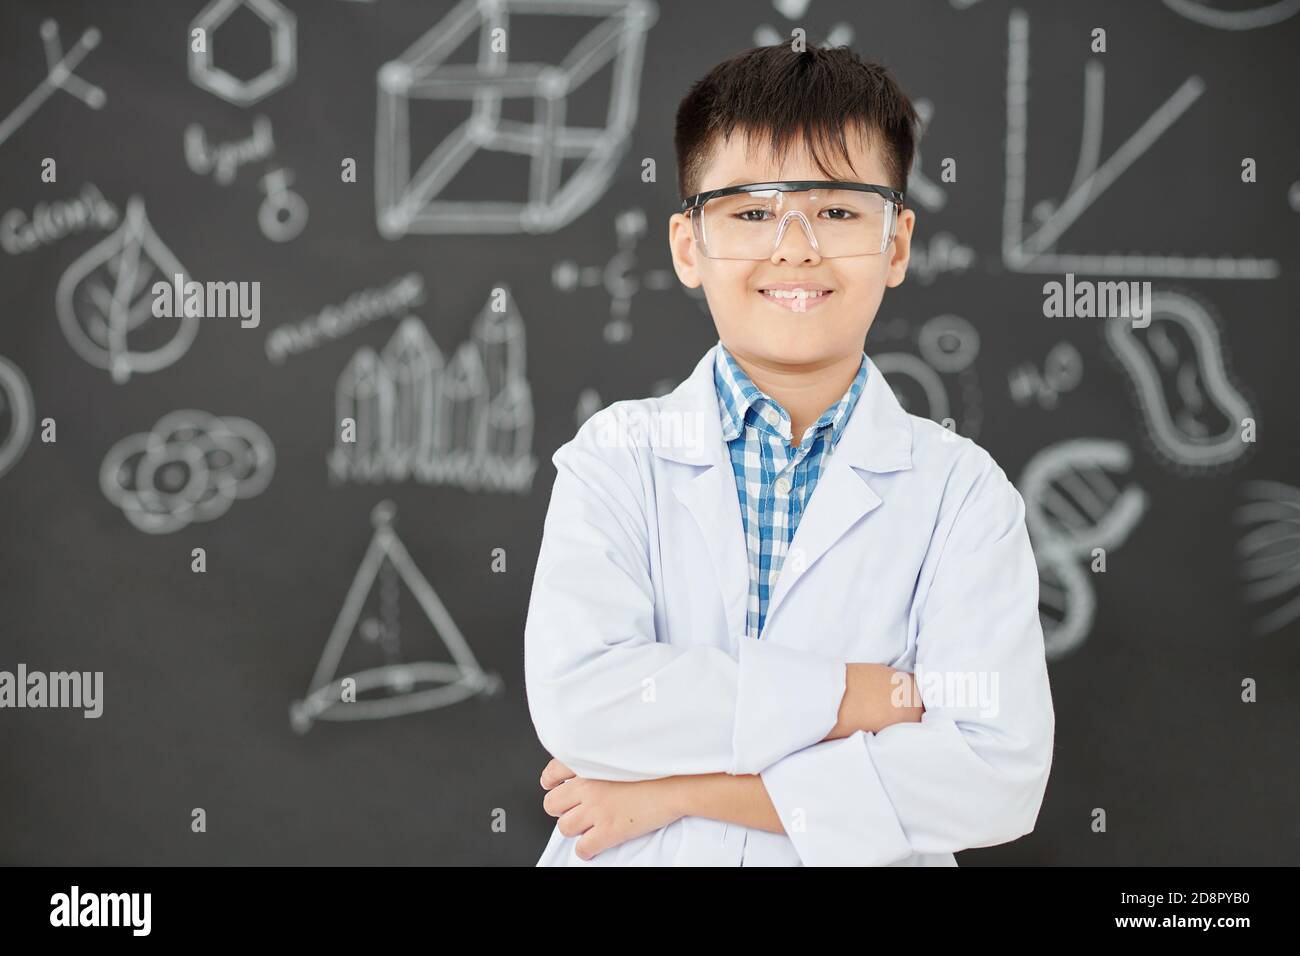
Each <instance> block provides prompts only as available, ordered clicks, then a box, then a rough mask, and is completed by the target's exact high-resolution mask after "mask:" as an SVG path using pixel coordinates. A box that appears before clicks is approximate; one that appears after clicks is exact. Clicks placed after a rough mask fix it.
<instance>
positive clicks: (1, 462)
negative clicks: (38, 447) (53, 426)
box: [0, 355, 36, 476]
mask: <svg viewBox="0 0 1300 956" xmlns="http://www.w3.org/2000/svg"><path fill="white" fill-rule="evenodd" d="M35 420H36V418H35V402H34V401H33V400H32V389H31V386H30V385H28V384H27V379H26V377H24V375H23V373H22V371H21V370H20V369H19V368H18V366H17V365H15V364H14V363H13V362H11V361H9V360H8V359H7V358H5V357H4V356H3V355H0V476H3V475H4V473H5V472H7V471H8V470H9V469H10V468H12V467H13V466H14V465H15V464H16V463H17V461H18V459H19V458H21V457H22V454H23V451H24V450H26V448H27V442H28V441H29V440H30V439H31V437H32V425H33V424H34V423H35Z"/></svg>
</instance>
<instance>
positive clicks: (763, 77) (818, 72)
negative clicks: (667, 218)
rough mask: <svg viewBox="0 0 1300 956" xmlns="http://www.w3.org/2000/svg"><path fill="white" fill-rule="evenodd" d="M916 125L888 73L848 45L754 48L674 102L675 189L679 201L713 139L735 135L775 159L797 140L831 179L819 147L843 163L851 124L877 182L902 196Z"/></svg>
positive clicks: (694, 184) (693, 189)
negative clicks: (879, 165)
mask: <svg viewBox="0 0 1300 956" xmlns="http://www.w3.org/2000/svg"><path fill="white" fill-rule="evenodd" d="M917 123H918V117H917V113H916V109H915V108H914V107H913V106H912V101H911V100H910V99H908V97H907V94H905V93H904V92H903V91H902V90H901V89H900V88H899V86H898V84H897V83H896V82H895V81H894V78H893V76H891V75H890V73H889V71H888V70H887V69H886V68H885V67H883V66H880V65H879V64H876V63H866V62H864V61H863V60H862V59H860V58H859V57H858V55H857V54H856V53H854V52H853V51H852V50H850V49H849V48H848V47H833V48H811V49H808V50H805V51H803V52H796V51H795V50H793V49H791V46H790V44H789V43H779V44H775V45H773V46H760V47H755V48H754V49H752V50H746V51H745V52H744V53H738V54H736V55H735V56H733V57H731V58H729V59H727V60H723V61H722V62H721V63H719V64H718V65H717V66H715V67H714V68H713V69H712V70H710V71H709V72H708V74H707V75H706V76H704V77H703V78H702V79H700V80H697V81H696V82H695V84H694V85H693V86H691V88H690V91H689V92H688V93H687V94H686V96H685V97H684V98H683V99H682V101H681V103H680V105H678V107H677V125H676V132H675V135H674V137H673V142H674V145H675V146H676V148H677V188H678V190H679V191H680V192H681V197H682V198H683V199H685V198H686V197H687V196H689V195H693V194H694V193H697V192H699V191H700V190H699V188H698V187H699V181H700V176H701V174H702V173H703V171H704V167H705V165H706V164H707V163H708V161H709V155H710V153H711V151H712V149H713V146H714V144H715V142H716V140H717V139H718V138H719V137H721V138H724V139H725V138H729V137H730V136H731V134H732V133H733V131H736V130H739V131H741V132H742V133H743V134H744V136H745V139H746V145H747V146H748V145H749V144H750V143H751V142H753V141H754V140H755V139H758V140H760V141H763V142H770V143H771V144H772V148H773V151H774V152H775V154H776V156H777V159H778V160H779V159H780V158H781V157H783V156H784V155H785V154H786V151H787V150H788V149H789V148H790V146H791V144H792V143H793V142H794V140H795V139H796V138H797V137H800V136H802V138H803V141H804V143H806V144H807V148H808V151H809V153H810V155H811V156H812V157H813V160H814V162H816V163H817V166H818V168H820V169H821V170H822V172H824V173H826V175H827V176H828V177H829V178H835V177H834V176H833V175H832V174H831V173H830V170H829V168H828V164H827V163H826V161H825V157H826V155H827V150H828V149H829V148H834V149H835V150H836V151H837V152H838V153H839V154H840V155H841V156H843V157H844V160H845V161H846V162H847V161H848V160H849V147H848V142H847V138H846V135H845V130H846V129H847V128H850V127H853V126H858V127H860V128H861V129H862V130H863V131H864V132H865V133H866V135H867V136H868V141H869V142H872V143H875V144H879V145H881V146H883V149H882V153H883V156H884V162H885V168H886V170H888V172H889V178H890V180H891V181H890V182H888V183H884V184H882V185H888V186H892V187H893V188H895V189H897V190H899V191H900V192H906V191H907V175H908V172H909V171H910V170H911V167H912V157H913V156H914V155H915V153H916V138H917Z"/></svg>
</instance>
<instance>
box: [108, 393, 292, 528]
mask: <svg viewBox="0 0 1300 956" xmlns="http://www.w3.org/2000/svg"><path fill="white" fill-rule="evenodd" d="M274 473H275V449H274V447H273V446H272V444H271V440H270V439H269V438H268V437H267V435H266V432H264V431H262V429H261V428H259V427H258V426H257V425H255V424H254V423H253V422H250V421H248V420H247V419H244V418H234V417H230V416H226V417H220V418H219V417H217V416H215V415H210V414H208V413H207V412H201V411H195V410H190V409H185V410H181V411H175V412H171V413H170V414H168V415H164V416H163V417H162V418H161V419H159V420H158V422H157V423H156V424H155V425H154V426H153V428H151V429H150V430H149V431H147V432H142V433H140V434H136V435H128V436H127V437H126V438H123V439H122V440H121V441H119V442H117V444H115V445H114V446H113V447H112V448H110V449H109V451H108V454H107V455H105V456H104V462H103V464H102V465H101V466H100V470H99V484H100V488H101V490H102V491H103V492H104V496H105V497H106V498H108V500H109V501H110V502H112V503H113V504H114V505H116V506H117V507H119V508H121V509H122V513H123V514H124V515H126V518H127V520H128V521H130V522H131V524H133V525H134V526H135V527H136V528H138V529H139V530H141V531H143V532H145V533H147V534H170V533H172V532H175V531H180V530H181V529H182V528H184V527H186V526H187V525H189V524H190V523H191V522H195V521H211V520H213V519H214V518H219V517H221V515H223V514H225V513H226V512H227V511H229V510H230V506H231V505H232V504H234V502H235V501H236V500H237V499H246V498H251V497H253V496H254V495H259V494H261V493H262V492H263V491H264V490H265V489H266V487H267V485H269V484H270V482H271V476H272V475H273V474H274Z"/></svg>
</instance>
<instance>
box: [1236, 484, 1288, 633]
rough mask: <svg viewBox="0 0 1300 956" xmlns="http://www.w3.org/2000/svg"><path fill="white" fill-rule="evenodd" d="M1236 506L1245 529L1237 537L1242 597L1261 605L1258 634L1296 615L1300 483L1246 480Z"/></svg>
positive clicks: (1237, 517) (1285, 622)
mask: <svg viewBox="0 0 1300 956" xmlns="http://www.w3.org/2000/svg"><path fill="white" fill-rule="evenodd" d="M1241 494H1242V497H1243V498H1244V499H1245V503H1244V504H1242V505H1241V506H1240V507H1239V508H1238V509H1237V511H1236V514H1235V519H1236V523H1237V524H1239V525H1241V526H1242V527H1243V529H1244V531H1243V533H1242V535H1241V538H1240V540H1239V541H1238V542H1237V556H1238V558H1239V559H1240V561H1241V565H1240V568H1239V572H1240V575H1241V579H1242V582H1243V585H1244V588H1245V595H1246V599H1247V600H1248V601H1250V602H1251V603H1252V604H1258V605H1260V606H1261V611H1260V614H1259V616H1258V617H1257V619H1256V621H1255V631H1256V633H1257V634H1259V635H1264V634H1269V633H1272V632H1274V631H1278V630H1281V629H1282V628H1283V627H1286V626H1287V625H1288V624H1290V623H1291V622H1292V621H1294V620H1296V618H1300V488H1296V487H1294V486H1292V485H1288V484H1285V483H1283V482H1280V481H1248V482H1246V483H1245V484H1244V485H1242V487H1241Z"/></svg>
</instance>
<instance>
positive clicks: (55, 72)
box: [0, 20, 107, 145]
mask: <svg viewBox="0 0 1300 956" xmlns="http://www.w3.org/2000/svg"><path fill="white" fill-rule="evenodd" d="M99 40H100V36H99V30H98V29H97V28H96V27H90V28H89V29H87V30H86V31H85V32H84V33H82V34H81V39H79V40H78V41H77V42H76V43H75V44H74V45H73V47H72V49H71V50H69V51H68V52H67V53H66V54H65V53H64V52H63V44H62V43H61V42H60V40H59V25H58V24H57V23H55V22H54V21H53V20H45V21H44V22H42V23H41V41H42V42H43V43H44V44H45V79H43V80H41V82H40V83H38V84H37V86H36V89H34V90H32V91H31V92H30V93H28V94H27V96H26V97H25V98H24V99H23V100H22V102H20V103H19V104H18V105H17V106H15V107H14V108H13V110H12V111H11V112H10V114H9V115H8V116H6V117H5V118H4V119H3V120H0V145H3V144H4V141H5V140H7V139H8V138H9V137H10V136H12V135H13V134H14V132H15V131H16V130H17V129H18V127H20V126H22V125H23V123H25V122H27V120H28V119H29V118H30V117H31V115H32V114H33V113H35V112H36V111H37V110H38V109H40V108H41V105H42V104H43V103H44V102H45V101H46V100H48V99H49V98H50V97H51V96H53V95H54V93H55V91H56V90H63V91H64V92H65V93H68V94H70V95H72V96H75V97H76V98H77V99H79V100H81V102H83V103H85V104H86V105H87V106H89V107H90V108H91V109H92V110H97V109H100V108H101V107H103V105H104V103H105V102H106V101H107V97H106V96H105V95H104V91H103V90H101V89H100V88H99V87H98V86H92V85H91V84H90V83H87V82H86V81H85V80H83V79H82V78H81V77H79V76H77V75H76V74H75V73H74V72H73V70H75V69H76V68H77V64H79V63H80V62H81V61H82V60H83V59H85V57H86V54H87V53H89V52H90V51H91V50H93V49H94V48H95V47H97V46H99Z"/></svg>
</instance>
